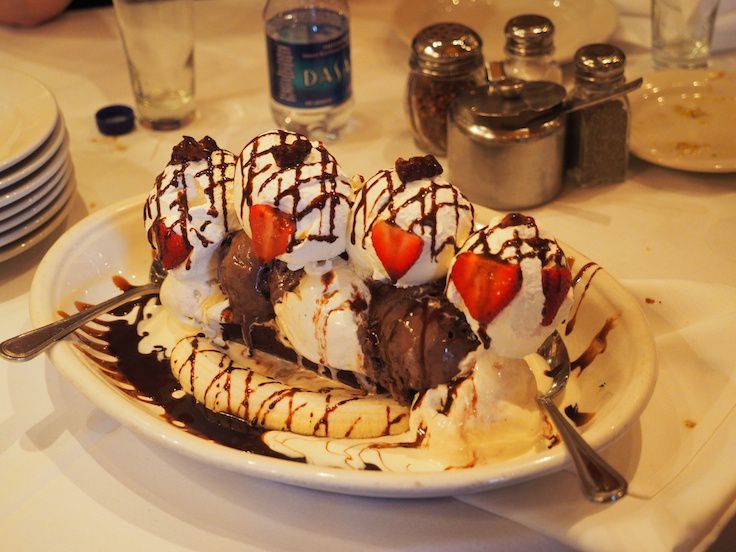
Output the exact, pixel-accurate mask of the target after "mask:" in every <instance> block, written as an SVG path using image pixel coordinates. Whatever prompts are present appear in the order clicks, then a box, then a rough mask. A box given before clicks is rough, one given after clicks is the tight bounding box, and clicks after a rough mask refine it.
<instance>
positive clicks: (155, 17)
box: [113, 0, 195, 130]
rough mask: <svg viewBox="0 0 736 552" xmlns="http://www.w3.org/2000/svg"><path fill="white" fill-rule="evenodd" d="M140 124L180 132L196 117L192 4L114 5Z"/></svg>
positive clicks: (119, 0)
mask: <svg viewBox="0 0 736 552" xmlns="http://www.w3.org/2000/svg"><path fill="white" fill-rule="evenodd" d="M113 4H114V6H115V15H116V16H117V21H118V26H119V27H120V34H121V35H122V39H123V46H124V47H125V54H126V57H127V59H128V69H129V70H130V81H131V84H132V86H133V94H134V95H135V101H136V107H137V111H138V120H139V122H140V123H141V124H142V125H143V126H145V127H148V128H152V129H154V130H172V129H177V128H181V127H182V126H184V125H185V124H187V123H188V122H189V121H191V120H192V118H193V117H194V112H195V101H194V2H193V0H113Z"/></svg>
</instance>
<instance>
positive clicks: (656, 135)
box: [629, 69, 736, 173]
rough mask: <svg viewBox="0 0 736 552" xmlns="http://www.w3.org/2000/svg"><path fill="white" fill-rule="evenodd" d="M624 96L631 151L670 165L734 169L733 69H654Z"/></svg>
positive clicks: (735, 110)
mask: <svg viewBox="0 0 736 552" xmlns="http://www.w3.org/2000/svg"><path fill="white" fill-rule="evenodd" d="M629 100H630V102H631V141H630V146H631V151H632V153H634V155H636V156H637V157H640V158H641V159H644V160H645V161H649V162H651V163H655V164H657V165H663V166H665V167H671V168H673V169H681V170H685V171H695V172H712V173H724V172H736V73H729V72H726V71H717V70H707V69H702V70H701V69H695V70H693V69H691V70H688V69H668V70H665V71H658V72H655V73H651V74H649V75H647V76H645V77H644V86H643V87H642V88H640V89H639V90H637V91H635V92H634V93H632V94H630V97H629Z"/></svg>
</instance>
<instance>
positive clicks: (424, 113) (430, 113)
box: [406, 23, 488, 155]
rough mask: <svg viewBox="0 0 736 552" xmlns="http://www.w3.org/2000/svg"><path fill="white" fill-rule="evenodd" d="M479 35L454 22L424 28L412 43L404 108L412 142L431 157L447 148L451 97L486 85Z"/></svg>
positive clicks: (452, 98) (443, 153) (486, 78)
mask: <svg viewBox="0 0 736 552" xmlns="http://www.w3.org/2000/svg"><path fill="white" fill-rule="evenodd" d="M482 46H483V41H482V40H481V38H480V36H479V35H478V33H476V32H475V31H473V30H472V29H470V28H469V27H466V26H465V25H460V24H458V23H437V24H435V25H430V26H429V27H425V28H424V29H422V30H421V31H419V33H417V35H416V36H415V37H414V40H413V41H412V50H411V57H410V59H409V66H410V68H411V71H410V73H409V79H408V83H407V90H406V92H407V101H406V105H407V112H408V114H409V119H410V123H411V129H412V134H413V135H414V140H415V142H416V144H417V145H418V146H419V147H420V148H421V149H423V150H425V151H427V152H429V153H433V154H435V155H445V151H446V148H447V110H448V108H449V106H450V104H451V103H452V101H453V100H454V99H455V98H456V97H458V96H460V95H462V94H464V93H466V92H467V91H469V90H472V89H474V88H476V87H478V86H482V85H484V84H487V83H488V76H487V74H486V70H485V66H484V63H483V53H482V51H481V48H482Z"/></svg>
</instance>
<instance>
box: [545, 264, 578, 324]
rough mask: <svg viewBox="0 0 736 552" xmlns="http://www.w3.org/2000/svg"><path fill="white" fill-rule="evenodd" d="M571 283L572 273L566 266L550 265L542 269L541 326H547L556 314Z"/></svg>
mask: <svg viewBox="0 0 736 552" xmlns="http://www.w3.org/2000/svg"><path fill="white" fill-rule="evenodd" d="M571 283H572V275H571V274H570V270H569V269H567V268H561V267H558V266H552V267H549V268H543V269H542V291H543V292H544V307H543V308H542V326H549V325H550V324H551V323H552V321H553V320H554V319H555V316H557V311H559V310H560V306H561V305H562V302H563V301H564V300H565V297H566V296H567V292H568V291H569V290H570V285H571Z"/></svg>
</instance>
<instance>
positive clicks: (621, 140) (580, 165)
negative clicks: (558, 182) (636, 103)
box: [565, 44, 630, 186]
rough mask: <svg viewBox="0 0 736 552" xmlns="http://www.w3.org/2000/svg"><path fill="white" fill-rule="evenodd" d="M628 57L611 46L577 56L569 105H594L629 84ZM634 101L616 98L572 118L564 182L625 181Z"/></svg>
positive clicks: (593, 48) (581, 51)
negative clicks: (626, 74)
mask: <svg viewBox="0 0 736 552" xmlns="http://www.w3.org/2000/svg"><path fill="white" fill-rule="evenodd" d="M625 65H626V56H625V55H624V53H623V52H622V51H621V50H620V49H619V48H617V47H616V46H613V45H610V44H589V45H587V46H583V47H582V48H580V49H578V51H577V52H576V53H575V86H574V88H573V90H572V92H571V94H570V101H571V102H572V103H575V102H576V101H583V100H594V99H595V98H597V97H600V96H603V95H605V94H607V93H609V92H610V91H611V90H612V89H613V88H616V87H618V86H621V85H622V84H623V83H624V68H625ZM629 119H630V115H629V100H628V99H627V98H626V96H625V95H624V96H620V97H618V98H614V99H611V100H609V101H606V102H604V103H601V104H598V105H594V106H591V107H588V108H585V109H582V110H580V111H576V112H574V113H571V114H570V116H569V119H568V129H567V144H566V161H565V167H566V168H565V175H566V176H565V178H566V180H567V181H568V182H571V183H573V184H576V185H579V186H588V185H596V184H611V183H615V182H621V181H623V180H625V179H626V170H627V168H628V164H629Z"/></svg>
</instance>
